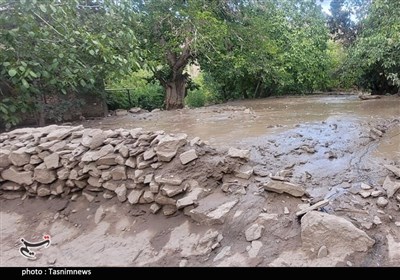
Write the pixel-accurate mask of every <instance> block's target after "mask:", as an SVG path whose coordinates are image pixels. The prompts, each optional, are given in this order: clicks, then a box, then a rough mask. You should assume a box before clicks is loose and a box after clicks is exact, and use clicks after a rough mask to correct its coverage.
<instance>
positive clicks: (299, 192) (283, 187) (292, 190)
mask: <svg viewBox="0 0 400 280" xmlns="http://www.w3.org/2000/svg"><path fill="white" fill-rule="evenodd" d="M264 189H265V190H267V191H272V192H276V193H287V194H290V195H292V196H295V197H302V196H303V195H305V194H306V190H305V189H304V188H303V187H302V186H300V185H296V184H292V183H288V182H281V181H276V180H271V181H270V182H268V183H266V184H264Z"/></svg>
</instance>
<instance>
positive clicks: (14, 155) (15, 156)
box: [8, 147, 31, 166]
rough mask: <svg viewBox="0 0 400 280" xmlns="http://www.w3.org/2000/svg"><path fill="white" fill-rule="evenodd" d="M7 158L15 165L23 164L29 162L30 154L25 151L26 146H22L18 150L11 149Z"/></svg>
mask: <svg viewBox="0 0 400 280" xmlns="http://www.w3.org/2000/svg"><path fill="white" fill-rule="evenodd" d="M8 159H9V160H10V162H11V163H12V164H14V165H15V166H24V165H25V164H28V163H29V161H30V159H31V156H30V154H28V153H27V152H26V148H25V147H22V148H19V149H18V150H15V151H12V152H11V153H10V155H9V157H8Z"/></svg>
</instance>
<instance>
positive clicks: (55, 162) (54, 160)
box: [43, 153, 60, 169]
mask: <svg viewBox="0 0 400 280" xmlns="http://www.w3.org/2000/svg"><path fill="white" fill-rule="evenodd" d="M43 161H44V164H45V165H46V168H48V169H54V168H58V167H59V166H60V156H59V155H58V154H57V153H52V154H50V155H48V156H47V157H45V158H44V160H43Z"/></svg>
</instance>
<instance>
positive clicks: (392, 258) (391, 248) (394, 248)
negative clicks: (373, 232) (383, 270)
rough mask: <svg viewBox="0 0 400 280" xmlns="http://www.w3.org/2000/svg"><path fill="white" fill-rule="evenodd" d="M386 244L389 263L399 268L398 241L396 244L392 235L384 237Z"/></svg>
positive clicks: (399, 246)
mask: <svg viewBox="0 0 400 280" xmlns="http://www.w3.org/2000/svg"><path fill="white" fill-rule="evenodd" d="M386 238H387V241H388V242H387V244H388V253H389V254H388V255H389V262H390V264H391V265H394V266H397V267H398V266H400V240H398V241H399V242H396V240H395V239H394V238H393V236H392V235H390V234H388V235H387V236H386Z"/></svg>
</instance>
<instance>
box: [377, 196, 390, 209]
mask: <svg viewBox="0 0 400 280" xmlns="http://www.w3.org/2000/svg"><path fill="white" fill-rule="evenodd" d="M388 203H389V201H388V200H387V199H386V198H384V197H382V196H381V197H379V198H378V200H377V201H376V205H378V206H379V207H382V208H384V207H386V205H388Z"/></svg>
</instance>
